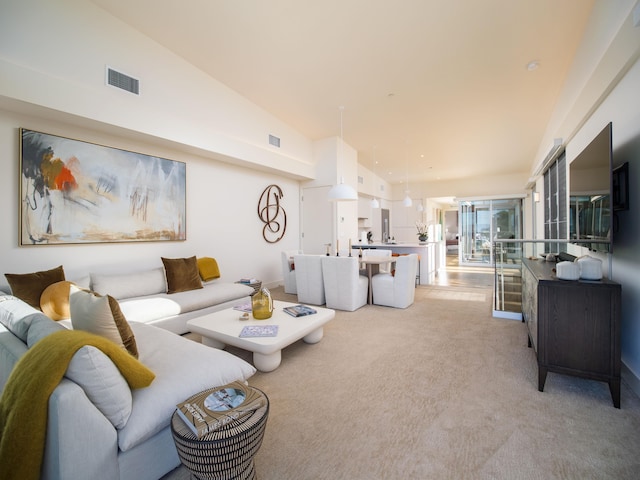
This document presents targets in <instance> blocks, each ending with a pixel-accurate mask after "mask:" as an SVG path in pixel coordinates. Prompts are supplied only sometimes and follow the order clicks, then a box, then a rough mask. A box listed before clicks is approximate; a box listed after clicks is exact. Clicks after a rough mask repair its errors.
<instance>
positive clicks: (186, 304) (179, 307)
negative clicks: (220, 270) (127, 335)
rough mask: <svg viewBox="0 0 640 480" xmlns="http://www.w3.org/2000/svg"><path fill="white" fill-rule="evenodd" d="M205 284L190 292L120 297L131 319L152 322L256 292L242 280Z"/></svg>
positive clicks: (124, 310) (124, 312)
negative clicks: (242, 282) (238, 281)
mask: <svg viewBox="0 0 640 480" xmlns="http://www.w3.org/2000/svg"><path fill="white" fill-rule="evenodd" d="M203 285H204V288H201V289H197V290H190V291H188V292H178V293H172V294H160V295H149V296H146V297H142V298H130V299H129V298H128V299H124V300H120V301H119V303H120V309H121V310H122V313H123V314H124V316H125V317H126V318H127V320H129V321H135V322H151V321H153V320H158V319H160V318H166V317H170V316H173V315H178V314H180V313H187V312H193V311H195V310H202V309H204V308H207V307H210V306H212V305H219V304H223V303H225V302H229V301H232V300H236V299H239V298H242V297H246V296H249V295H251V294H252V293H253V288H251V287H250V286H248V285H243V284H241V283H220V282H211V283H205V284H203Z"/></svg>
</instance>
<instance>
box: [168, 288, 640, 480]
mask: <svg viewBox="0 0 640 480" xmlns="http://www.w3.org/2000/svg"><path fill="white" fill-rule="evenodd" d="M273 294H274V297H275V298H277V299H281V300H289V301H296V297H295V296H290V295H286V294H284V293H283V291H282V288H279V289H275V290H274V291H273ZM230 351H231V352H232V353H234V354H237V355H240V356H242V357H243V358H245V359H247V360H249V361H250V360H251V357H250V354H247V352H244V351H242V350H237V349H230ZM250 384H252V385H253V386H255V387H257V388H260V389H261V390H263V391H264V392H265V393H266V394H267V396H268V397H269V399H270V401H271V412H270V415H269V421H268V424H267V429H266V433H265V438H264V442H263V444H262V448H261V449H260V451H259V452H258V454H257V455H256V458H255V463H256V470H257V476H258V479H260V480H288V479H291V480H303V479H358V480H359V479H362V480H365V479H367V480H369V479H467V478H468V479H637V478H640V400H639V399H638V397H637V396H636V395H635V394H634V393H633V392H632V391H631V390H630V389H629V388H628V386H627V385H626V384H624V382H623V385H622V400H621V404H622V408H621V409H616V408H614V407H613V405H612V402H611V396H610V394H609V389H608V386H607V385H606V384H605V383H600V382H594V381H590V380H584V379H578V378H573V377H568V376H562V375H557V374H553V373H550V374H549V375H548V377H547V382H546V386H545V391H544V392H542V393H541V392H538V390H537V368H536V363H535V359H534V354H533V351H532V350H531V349H529V348H527V334H526V329H525V325H524V324H523V323H521V322H518V321H513V320H503V319H495V318H493V317H492V315H491V288H490V287H488V286H486V285H484V286H482V287H478V288H471V287H460V286H456V287H453V286H429V287H425V286H422V287H418V288H417V290H416V302H415V304H414V305H413V306H411V307H410V308H409V309H406V310H397V309H392V308H386V307H378V306H365V307H363V308H361V309H359V310H358V311H356V312H337V313H336V317H335V319H334V320H333V321H332V322H330V323H329V324H327V326H326V327H325V333H324V338H323V340H322V341H321V342H320V343H318V344H315V345H307V344H305V343H303V342H302V341H300V342H297V343H295V344H293V345H291V346H290V347H288V348H286V349H285V350H284V351H283V355H282V364H281V366H280V367H279V368H278V369H277V370H275V371H273V372H270V373H257V374H256V375H255V376H254V377H252V378H251V380H250ZM165 478H166V479H169V480H182V479H187V478H189V475H188V473H187V472H186V471H185V469H184V468H183V467H180V468H178V469H176V470H174V471H173V472H171V473H169V474H168V475H167V476H166V477H165Z"/></svg>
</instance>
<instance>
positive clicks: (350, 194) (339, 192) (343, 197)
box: [327, 107, 358, 202]
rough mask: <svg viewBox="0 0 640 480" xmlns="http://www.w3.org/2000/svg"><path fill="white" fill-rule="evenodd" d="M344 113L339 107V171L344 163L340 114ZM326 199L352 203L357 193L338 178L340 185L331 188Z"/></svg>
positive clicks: (356, 198)
mask: <svg viewBox="0 0 640 480" xmlns="http://www.w3.org/2000/svg"><path fill="white" fill-rule="evenodd" d="M343 112H344V107H340V157H339V158H338V160H339V161H338V167H339V169H342V168H343V165H342V163H343V162H344V140H343V138H342V113H343ZM327 198H328V199H329V201H330V202H340V201H353V200H358V192H356V191H355V190H354V189H353V187H352V186H351V185H347V184H346V183H344V177H343V176H341V177H340V183H338V184H337V185H334V186H333V187H331V190H329V193H328V194H327Z"/></svg>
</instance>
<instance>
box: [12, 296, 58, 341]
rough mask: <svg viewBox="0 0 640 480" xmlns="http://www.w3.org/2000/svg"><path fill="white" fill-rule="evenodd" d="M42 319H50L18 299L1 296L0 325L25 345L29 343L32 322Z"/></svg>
mask: <svg viewBox="0 0 640 480" xmlns="http://www.w3.org/2000/svg"><path fill="white" fill-rule="evenodd" d="M40 317H43V318H46V319H48V318H49V317H47V316H46V315H45V314H44V313H42V312H41V311H40V310H37V309H35V308H33V307H32V306H31V305H29V304H28V303H27V302H24V301H22V300H20V299H19V298H18V297H14V296H13V295H2V296H0V323H1V324H2V325H4V326H5V327H6V328H7V330H9V331H10V332H11V333H13V334H14V335H15V336H16V337H18V338H19V339H20V340H22V341H23V342H24V343H27V334H28V333H29V327H30V326H31V322H32V321H33V320H34V319H36V318H40Z"/></svg>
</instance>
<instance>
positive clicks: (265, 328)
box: [239, 325, 278, 338]
mask: <svg viewBox="0 0 640 480" xmlns="http://www.w3.org/2000/svg"><path fill="white" fill-rule="evenodd" d="M277 335H278V325H247V326H246V327H244V328H243V329H242V331H241V332H240V335H239V336H240V338H250V337H276V336H277Z"/></svg>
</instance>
